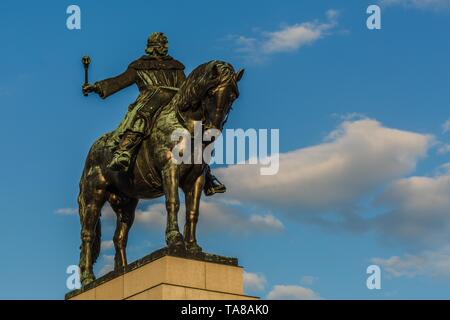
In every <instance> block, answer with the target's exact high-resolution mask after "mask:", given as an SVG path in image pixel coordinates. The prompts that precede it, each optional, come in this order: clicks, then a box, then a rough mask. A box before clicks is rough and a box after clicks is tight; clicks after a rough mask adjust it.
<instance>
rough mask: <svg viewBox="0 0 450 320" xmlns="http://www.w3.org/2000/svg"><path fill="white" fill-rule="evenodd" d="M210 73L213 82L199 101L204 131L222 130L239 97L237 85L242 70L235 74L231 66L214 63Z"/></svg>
mask: <svg viewBox="0 0 450 320" xmlns="http://www.w3.org/2000/svg"><path fill="white" fill-rule="evenodd" d="M210 72H211V77H212V78H213V79H214V81H213V84H212V86H211V87H210V88H208V90H207V91H206V94H205V96H204V97H203V99H202V100H201V104H202V106H201V107H202V110H203V114H204V121H205V129H206V130H207V129H211V128H213V129H218V130H222V128H223V126H224V124H225V123H226V121H227V119H228V114H229V112H230V111H231V109H232V108H231V106H232V105H233V102H234V101H235V100H236V99H237V98H238V97H239V89H238V85H237V84H238V82H239V80H241V78H242V76H243V74H244V70H242V69H241V70H240V71H239V72H237V73H235V72H234V69H233V67H232V66H231V64H229V63H225V62H215V61H214V62H212V63H211V69H210Z"/></svg>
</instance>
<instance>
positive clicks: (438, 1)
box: [380, 0, 450, 10]
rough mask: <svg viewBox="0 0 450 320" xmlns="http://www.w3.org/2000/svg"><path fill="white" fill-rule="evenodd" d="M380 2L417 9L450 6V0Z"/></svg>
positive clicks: (386, 0)
mask: <svg viewBox="0 0 450 320" xmlns="http://www.w3.org/2000/svg"><path fill="white" fill-rule="evenodd" d="M380 4H381V5H384V6H387V7H390V6H403V7H406V8H416V9H432V10H439V9H446V8H450V0H380Z"/></svg>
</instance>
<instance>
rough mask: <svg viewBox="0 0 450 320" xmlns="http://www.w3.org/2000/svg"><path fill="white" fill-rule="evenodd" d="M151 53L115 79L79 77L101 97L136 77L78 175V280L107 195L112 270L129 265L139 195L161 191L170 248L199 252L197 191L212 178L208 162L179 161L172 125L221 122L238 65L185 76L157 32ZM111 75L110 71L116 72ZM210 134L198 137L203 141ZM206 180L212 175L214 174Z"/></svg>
mask: <svg viewBox="0 0 450 320" xmlns="http://www.w3.org/2000/svg"><path fill="white" fill-rule="evenodd" d="M147 53H148V56H144V57H142V58H140V59H138V60H137V61H135V62H134V63H132V64H131V65H130V67H129V68H128V70H127V71H126V72H125V73H124V74H122V75H120V76H119V77H117V78H119V79H120V80H119V81H115V80H114V78H113V79H109V80H104V81H100V82H97V83H96V84H94V85H89V84H85V85H83V92H84V93H86V94H87V93H89V92H92V91H94V92H96V93H98V94H99V95H100V96H103V97H106V96H108V95H110V94H112V93H114V92H116V91H118V90H120V89H121V88H123V87H126V86H128V85H131V84H132V83H136V84H137V85H138V86H139V89H140V96H139V97H138V99H137V100H136V102H135V103H133V104H132V105H131V106H130V108H129V109H130V111H129V113H128V114H127V115H126V116H125V119H124V120H123V121H122V123H121V125H120V126H119V128H118V129H117V130H116V131H114V132H109V133H106V134H104V135H103V136H101V137H100V138H99V139H98V140H97V141H96V142H95V143H94V144H93V146H92V147H91V149H90V151H89V153H88V156H87V159H86V163H85V167H84V170H83V174H82V176H81V180H80V193H79V196H78V204H79V214H80V223H81V242H82V243H81V248H80V249H81V253H80V263H79V266H80V280H81V283H82V285H83V286H85V285H87V284H89V283H90V282H92V281H93V280H94V279H95V277H94V274H93V264H94V263H95V261H96V259H97V258H98V256H99V253H100V237H101V227H100V212H101V209H102V207H103V205H104V204H105V202H106V201H108V202H109V203H110V205H111V207H112V209H113V210H114V212H115V213H116V215H117V225H116V231H115V234H114V239H113V240H114V247H115V250H116V254H115V259H114V261H115V266H114V270H115V271H116V272H120V271H122V270H123V269H124V268H125V267H126V265H127V258H126V252H125V248H126V245H127V239H128V232H129V230H130V228H131V226H132V224H133V220H134V214H135V209H136V206H137V204H138V200H139V199H153V198H157V197H160V196H162V195H164V196H165V200H166V201H165V203H166V210H167V226H166V232H165V234H166V235H165V238H166V243H167V246H168V248H169V250H173V251H175V252H177V251H178V252H179V251H181V252H182V251H185V250H187V251H189V252H192V253H198V252H201V250H202V249H201V247H200V246H199V245H198V244H197V240H196V225H197V221H198V216H199V205H200V198H201V193H202V191H203V190H204V189H205V183H206V182H207V179H213V180H214V177H211V173H210V170H209V166H208V164H207V163H202V164H193V163H194V161H191V163H192V164H189V163H182V164H177V163H176V162H175V161H173V156H174V155H173V154H172V150H173V149H174V147H175V146H179V141H172V137H171V136H172V133H173V132H174V131H175V130H182V129H187V130H188V131H189V132H190V134H191V136H193V130H194V129H193V128H194V123H196V122H198V121H200V122H201V123H202V124H203V130H207V129H218V130H222V128H223V125H224V123H225V122H226V119H227V116H228V113H229V112H230V111H231V106H232V104H233V102H234V100H235V99H237V98H238V96H239V90H238V86H237V83H238V81H239V80H240V79H241V78H242V75H243V70H241V71H239V72H235V71H234V69H233V67H232V66H231V64H229V63H227V62H223V61H210V62H208V63H205V64H202V65H200V66H198V67H197V68H195V69H194V70H193V71H192V73H191V74H190V75H189V76H188V77H187V79H185V78H184V73H183V66H182V64H181V63H179V62H177V61H176V60H173V59H172V58H170V57H168V56H167V40H166V39H165V37H164V35H163V34H161V33H158V34H153V35H152V36H151V37H150V39H149V44H148V48H147ZM117 78H115V79H117ZM207 144H208V142H204V143H203V147H205V146H206V145H207ZM209 183H212V182H211V181H210V182H209ZM178 188H181V189H182V190H183V193H184V195H185V204H186V224H185V226H184V234H183V235H182V234H181V233H180V231H179V227H178V211H179V207H180V199H179V194H178Z"/></svg>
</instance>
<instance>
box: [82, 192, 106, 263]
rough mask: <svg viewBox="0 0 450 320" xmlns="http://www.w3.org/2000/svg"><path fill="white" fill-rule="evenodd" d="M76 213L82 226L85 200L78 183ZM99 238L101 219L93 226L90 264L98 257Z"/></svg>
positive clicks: (100, 236) (100, 235) (100, 234)
mask: <svg viewBox="0 0 450 320" xmlns="http://www.w3.org/2000/svg"><path fill="white" fill-rule="evenodd" d="M78 213H79V215H80V223H81V225H83V221H84V219H85V215H86V200H85V192H84V190H83V184H82V183H80V194H79V195H78ZM101 238H102V224H101V219H98V221H97V224H96V225H95V237H94V240H93V242H92V250H91V259H92V263H95V262H96V261H97V258H98V256H99V255H100V246H101Z"/></svg>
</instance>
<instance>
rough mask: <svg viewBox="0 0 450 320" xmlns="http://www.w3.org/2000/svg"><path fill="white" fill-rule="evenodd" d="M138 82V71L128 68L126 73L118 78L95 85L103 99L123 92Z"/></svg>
mask: <svg viewBox="0 0 450 320" xmlns="http://www.w3.org/2000/svg"><path fill="white" fill-rule="evenodd" d="M135 81H136V70H135V69H133V68H130V67H129V68H128V69H127V70H126V71H125V72H124V73H122V74H120V75H118V76H117V77H113V78H108V79H105V80H102V81H98V82H96V83H95V84H94V88H95V91H96V92H97V93H98V94H99V96H100V97H102V98H103V99H104V98H106V97H109V96H110V95H112V94H114V93H116V92H117V91H119V90H122V89H124V88H126V87H128V86H130V85H132V84H133V83H135Z"/></svg>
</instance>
